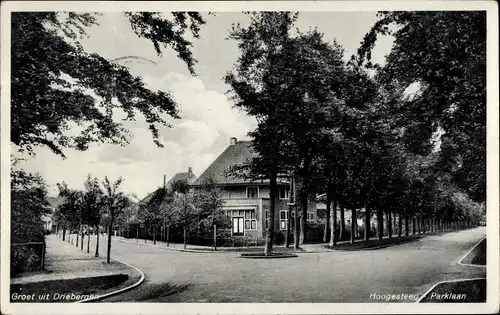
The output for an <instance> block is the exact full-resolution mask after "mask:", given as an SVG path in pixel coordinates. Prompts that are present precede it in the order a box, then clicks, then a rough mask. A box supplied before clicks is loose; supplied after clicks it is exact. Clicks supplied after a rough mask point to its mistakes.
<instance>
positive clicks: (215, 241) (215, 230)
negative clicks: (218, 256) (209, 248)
mask: <svg viewBox="0 0 500 315" xmlns="http://www.w3.org/2000/svg"><path fill="white" fill-rule="evenodd" d="M214 251H217V225H216V224H214Z"/></svg>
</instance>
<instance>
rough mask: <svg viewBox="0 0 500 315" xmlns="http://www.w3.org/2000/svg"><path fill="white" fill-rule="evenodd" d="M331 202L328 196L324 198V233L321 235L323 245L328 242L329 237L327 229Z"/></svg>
mask: <svg viewBox="0 0 500 315" xmlns="http://www.w3.org/2000/svg"><path fill="white" fill-rule="evenodd" d="M331 202H332V201H331V200H330V199H328V194H327V197H326V212H325V231H324V233H323V243H326V242H328V235H329V233H328V232H329V231H328V229H329V228H330V212H331V210H332V209H331V207H332V205H331Z"/></svg>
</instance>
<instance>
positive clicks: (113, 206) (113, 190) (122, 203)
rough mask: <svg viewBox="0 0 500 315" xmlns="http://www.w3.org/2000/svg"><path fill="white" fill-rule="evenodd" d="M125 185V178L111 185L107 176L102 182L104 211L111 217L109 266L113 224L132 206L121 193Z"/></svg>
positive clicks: (128, 199) (107, 258)
mask: <svg viewBox="0 0 500 315" xmlns="http://www.w3.org/2000/svg"><path fill="white" fill-rule="evenodd" d="M122 183H123V178H121V177H120V178H118V179H117V180H116V181H115V182H114V183H111V182H110V181H109V179H108V177H107V176H106V177H105V178H104V181H103V182H102V186H103V192H104V194H103V196H102V204H103V206H104V210H105V211H106V213H107V214H108V216H109V224H108V252H107V256H106V262H107V263H108V264H109V262H110V260H111V235H112V234H113V222H114V220H115V218H116V217H117V216H118V215H120V213H122V212H123V211H124V210H125V209H126V208H127V207H129V206H130V205H131V200H130V198H128V197H127V196H126V195H125V194H124V193H123V192H122V191H119V188H120V185H121V184H122Z"/></svg>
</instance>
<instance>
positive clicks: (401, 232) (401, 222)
mask: <svg viewBox="0 0 500 315" xmlns="http://www.w3.org/2000/svg"><path fill="white" fill-rule="evenodd" d="M402 230H403V216H402V215H401V214H398V237H401V234H403V231H402Z"/></svg>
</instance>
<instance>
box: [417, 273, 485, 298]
mask: <svg viewBox="0 0 500 315" xmlns="http://www.w3.org/2000/svg"><path fill="white" fill-rule="evenodd" d="M484 302H486V279H479V280H464V281H457V282H445V283H440V284H438V285H437V286H436V287H435V288H434V289H432V291H431V292H429V293H427V295H426V296H425V297H424V298H423V299H422V300H421V301H420V303H484Z"/></svg>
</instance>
